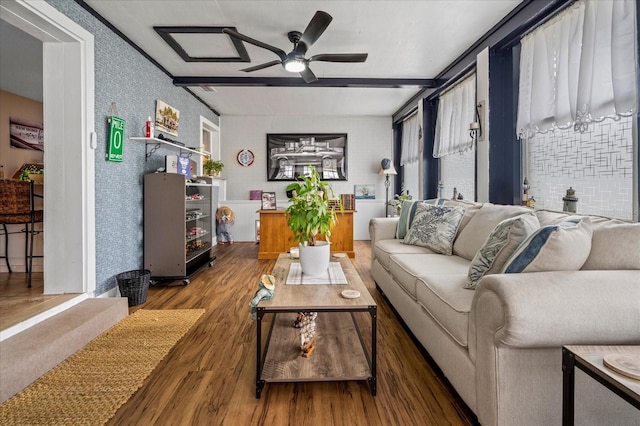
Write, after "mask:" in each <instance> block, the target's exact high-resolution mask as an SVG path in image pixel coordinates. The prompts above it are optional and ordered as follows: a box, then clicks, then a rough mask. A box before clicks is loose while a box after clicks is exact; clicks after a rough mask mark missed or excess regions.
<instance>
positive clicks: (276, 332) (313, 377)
mask: <svg viewBox="0 0 640 426" xmlns="http://www.w3.org/2000/svg"><path fill="white" fill-rule="evenodd" d="M295 319H296V314H295V313H279V314H276V315H275V316H274V319H273V321H274V323H273V329H272V331H271V338H270V339H269V347H268V349H267V353H266V357H265V361H264V365H263V368H262V374H261V378H262V380H264V381H265V382H306V381H314V382H318V381H334V380H367V379H368V378H369V377H371V370H370V368H369V363H368V361H367V357H366V355H365V353H364V350H363V348H362V345H361V343H360V340H359V338H358V333H357V330H356V327H355V325H354V321H353V318H352V316H351V314H350V313H349V312H321V313H319V314H318V318H317V319H316V333H317V334H316V335H317V341H316V349H315V351H314V353H313V355H312V356H311V357H310V358H303V357H302V356H300V330H299V329H297V328H295V327H293V323H294V321H295Z"/></svg>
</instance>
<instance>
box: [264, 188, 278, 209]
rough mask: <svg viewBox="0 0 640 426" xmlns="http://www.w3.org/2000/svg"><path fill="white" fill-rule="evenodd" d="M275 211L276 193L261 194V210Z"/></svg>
mask: <svg viewBox="0 0 640 426" xmlns="http://www.w3.org/2000/svg"><path fill="white" fill-rule="evenodd" d="M275 209H276V193H275V192H264V191H263V192H262V210H275Z"/></svg>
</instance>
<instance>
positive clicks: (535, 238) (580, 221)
mask: <svg viewBox="0 0 640 426" xmlns="http://www.w3.org/2000/svg"><path fill="white" fill-rule="evenodd" d="M591 235H592V228H591V220H590V219H589V218H574V219H570V220H568V221H565V222H562V223H560V224H557V225H549V226H544V227H542V228H540V229H538V230H537V231H535V232H534V233H533V234H531V235H530V236H529V237H527V239H526V240H524V241H523V242H522V244H520V246H519V247H518V248H517V249H516V251H515V252H514V253H513V254H512V255H511V257H510V258H509V260H507V262H506V263H505V266H504V268H503V272H504V273H505V274H513V273H520V272H542V271H577V270H579V269H580V268H582V265H584V263H585V262H586V260H587V258H588V257H589V252H591Z"/></svg>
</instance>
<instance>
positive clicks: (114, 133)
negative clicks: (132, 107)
mask: <svg viewBox="0 0 640 426" xmlns="http://www.w3.org/2000/svg"><path fill="white" fill-rule="evenodd" d="M123 143H124V120H123V119H122V118H118V117H116V116H114V115H112V116H111V117H109V148H108V151H107V161H122V148H123Z"/></svg>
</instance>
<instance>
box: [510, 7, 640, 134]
mask: <svg viewBox="0 0 640 426" xmlns="http://www.w3.org/2000/svg"><path fill="white" fill-rule="evenodd" d="M635 16H636V12H635V1H634V0H598V1H594V0H579V1H578V2H576V3H575V4H574V5H572V6H570V7H569V8H568V9H567V10H566V11H564V12H561V13H560V14H558V16H556V17H555V18H553V19H552V20H551V21H550V22H548V23H547V24H545V25H543V26H541V27H540V28H538V29H536V30H535V31H533V32H531V33H530V34H528V35H527V36H525V37H523V39H522V42H521V51H520V88H519V98H518V120H517V132H518V136H519V137H530V136H532V135H534V134H536V133H544V132H547V131H549V130H553V129H555V128H568V127H571V126H574V127H575V128H576V129H577V130H584V129H585V127H586V125H587V124H588V123H590V122H592V121H602V120H603V119H605V118H607V117H612V118H616V117H619V116H622V115H630V114H632V113H633V112H634V110H635V107H636V93H637V89H636V66H635V64H636V29H635V26H636V22H635V21H636V19H635Z"/></svg>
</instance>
